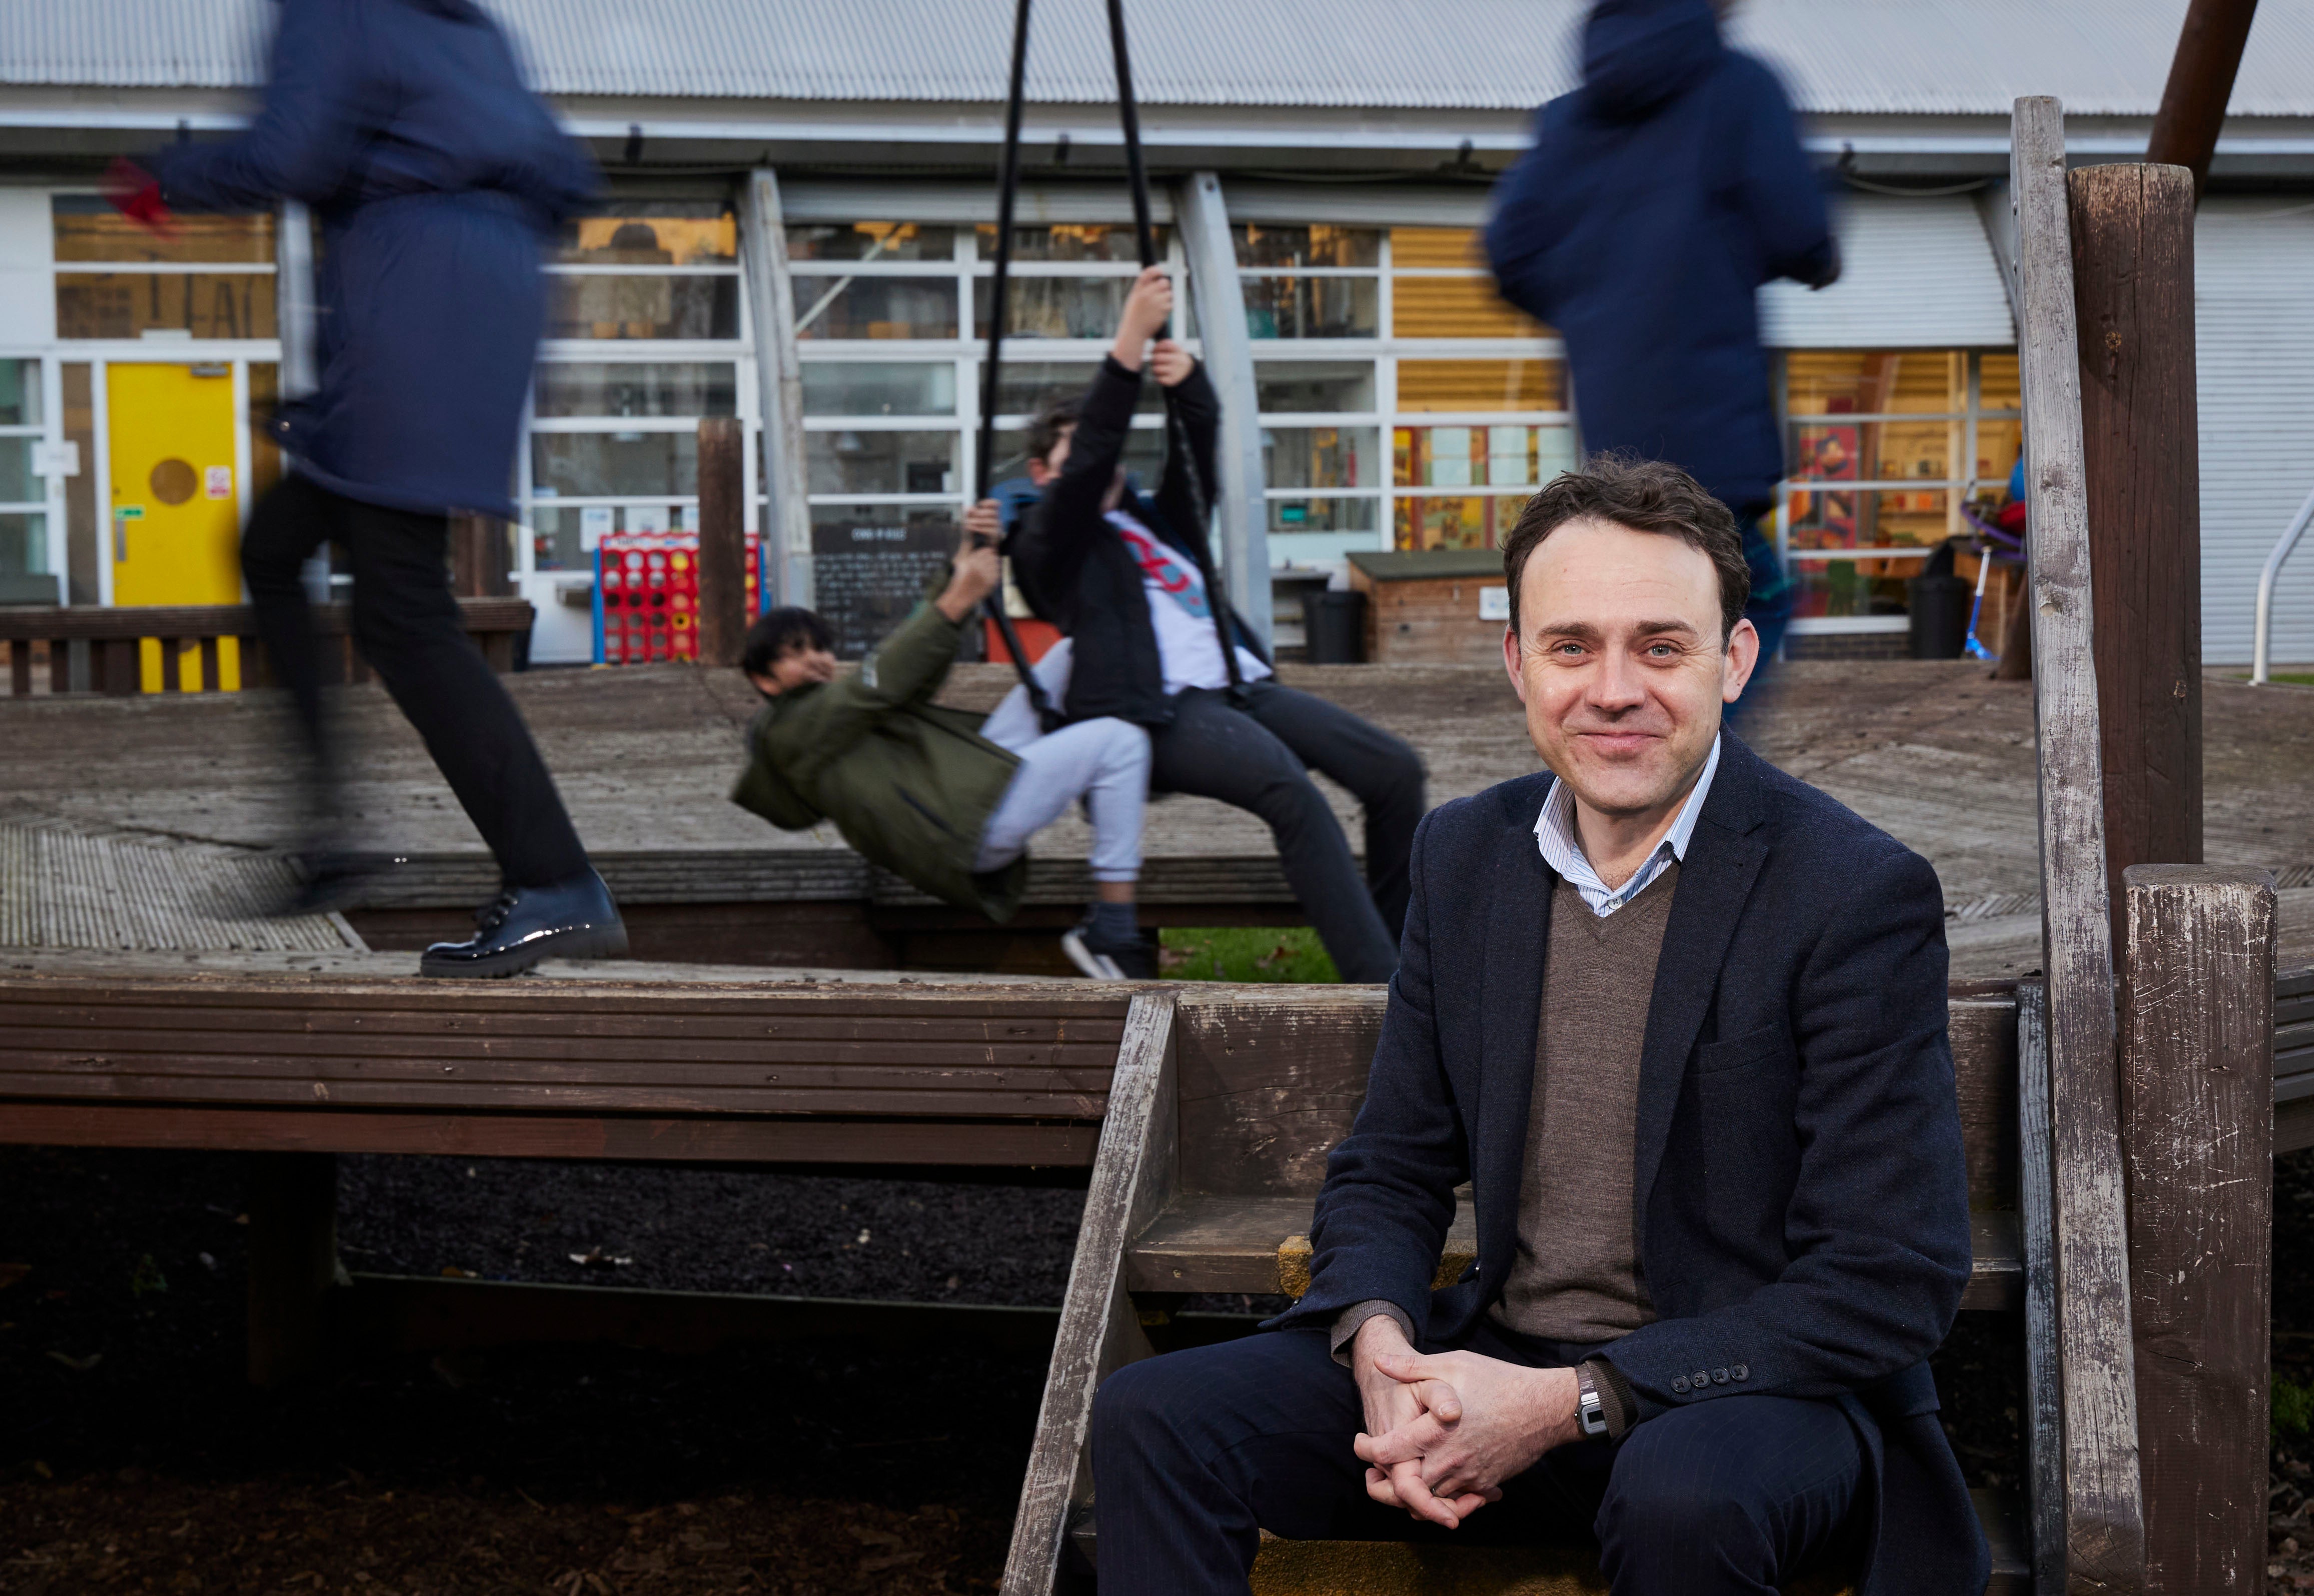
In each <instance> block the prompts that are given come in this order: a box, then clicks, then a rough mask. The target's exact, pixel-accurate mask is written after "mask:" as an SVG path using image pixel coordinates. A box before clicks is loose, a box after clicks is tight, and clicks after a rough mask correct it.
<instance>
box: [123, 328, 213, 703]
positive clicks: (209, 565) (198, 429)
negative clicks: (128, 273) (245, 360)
mask: <svg viewBox="0 0 2314 1596" xmlns="http://www.w3.org/2000/svg"><path fill="white" fill-rule="evenodd" d="M105 401H106V410H107V411H108V412H109V421H110V429H111V432H110V439H109V440H108V441H109V445H110V459H111V473H112V484H111V487H112V551H111V552H112V561H113V564H112V602H113V603H114V604H239V603H240V602H241V556H240V547H241V517H240V513H239V512H240V504H241V498H240V484H239V483H238V482H237V481H234V416H233V368H232V367H231V366H228V365H226V364H225V362H223V361H202V362H198V363H195V364H191V365H172V366H155V365H145V364H142V363H137V364H129V363H127V362H122V363H118V364H114V365H111V366H108V367H106V370H105ZM222 651H223V652H225V653H228V654H237V652H238V651H237V650H236V649H234V647H233V645H232V643H231V642H230V641H227V642H226V644H225V648H224V649H223V650H222ZM145 654H146V660H145V669H144V673H143V674H144V676H145V690H146V692H156V691H158V690H159V688H160V685H161V661H160V650H159V645H158V644H156V643H154V642H152V641H150V640H148V641H147V642H146V645H145ZM219 663H220V667H221V668H220V671H219V675H222V676H224V677H225V681H224V682H223V683H220V685H225V686H237V685H239V682H238V678H239V676H240V671H239V669H238V668H237V667H238V666H239V664H240V661H239V659H238V658H233V659H231V660H229V661H226V660H221V661H220V662H219ZM196 679H198V678H197V677H196Z"/></svg>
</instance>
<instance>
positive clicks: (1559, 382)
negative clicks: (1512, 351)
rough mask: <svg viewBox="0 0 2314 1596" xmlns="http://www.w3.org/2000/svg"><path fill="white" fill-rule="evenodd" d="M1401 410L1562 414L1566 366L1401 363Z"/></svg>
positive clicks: (1545, 362)
mask: <svg viewBox="0 0 2314 1596" xmlns="http://www.w3.org/2000/svg"><path fill="white" fill-rule="evenodd" d="M1398 408H1399V409H1400V410H1565V409H1566V408H1567V367H1566V366H1564V365H1563V364H1562V363H1560V362H1559V361H1557V360H1401V361H1400V362H1399V363H1398Z"/></svg>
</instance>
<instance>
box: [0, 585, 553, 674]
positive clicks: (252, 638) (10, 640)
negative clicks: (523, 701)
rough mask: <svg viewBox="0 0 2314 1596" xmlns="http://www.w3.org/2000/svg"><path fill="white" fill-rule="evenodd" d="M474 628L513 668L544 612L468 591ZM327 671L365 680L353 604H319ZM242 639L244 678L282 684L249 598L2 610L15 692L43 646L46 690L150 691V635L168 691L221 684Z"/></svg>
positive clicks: (503, 666)
mask: <svg viewBox="0 0 2314 1596" xmlns="http://www.w3.org/2000/svg"><path fill="white" fill-rule="evenodd" d="M458 608H459V611H460V613H461V614H462V615H463V617H464V621H465V625H466V635H467V636H469V637H471V638H473V639H474V642H475V644H476V645H477V646H478V647H479V648H481V651H482V655H483V657H485V658H487V659H488V660H489V661H490V665H491V666H492V667H493V668H494V669H497V670H499V671H511V670H513V669H514V668H515V666H516V664H517V662H518V660H519V659H520V657H521V654H522V648H523V644H524V642H525V640H526V639H528V638H529V636H530V628H531V622H533V620H534V618H535V615H536V612H535V611H534V609H533V608H532V607H531V604H530V601H529V600H527V599H520V598H462V599H460V600H459V601H458ZM314 628H315V630H318V631H319V632H320V633H321V636H322V674H323V678H324V680H326V681H328V682H330V683H332V684H336V683H347V682H367V680H369V676H370V670H369V666H368V665H367V663H365V662H364V661H363V659H362V657H361V653H360V650H359V649H358V648H355V647H354V642H353V622H352V618H351V611H350V609H349V606H347V605H345V604H316V605H314ZM227 638H231V639H234V657H235V658H236V660H237V661H238V664H237V666H236V667H235V668H236V669H237V671H238V672H239V680H240V683H241V685H242V686H243V687H267V686H272V685H275V684H276V683H275V682H274V678H273V674H272V672H271V670H270V669H269V666H268V662H267V661H266V658H265V655H264V651H263V649H262V648H260V647H259V645H258V641H257V612H256V611H255V610H253V609H252V608H251V607H250V606H249V605H247V604H123V605H109V606H102V607H99V606H94V605H69V606H59V605H34V606H25V607H13V606H11V607H5V608H0V644H4V645H5V646H6V648H7V653H8V675H7V677H6V681H7V684H8V688H7V691H8V696H10V697H13V698H30V697H31V696H32V693H33V691H34V690H33V679H34V673H33V668H32V667H33V663H34V655H35V652H36V650H37V651H38V652H39V653H40V654H43V655H45V657H46V661H47V665H48V678H49V680H48V691H49V692H50V693H52V694H56V693H67V692H96V693H103V694H105V695H107V696H109V697H113V698H131V697H134V696H136V694H137V693H138V692H142V691H143V690H144V685H143V684H144V656H145V643H146V640H147V639H152V640H154V641H155V642H157V643H158V645H159V649H160V664H161V691H162V692H222V691H224V688H225V661H224V658H223V657H222V650H221V644H222V643H223V640H224V639H227Z"/></svg>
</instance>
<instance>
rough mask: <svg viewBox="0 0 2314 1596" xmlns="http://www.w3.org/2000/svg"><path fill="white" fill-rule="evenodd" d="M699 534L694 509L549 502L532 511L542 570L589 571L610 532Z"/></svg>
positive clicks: (534, 541) (534, 551)
mask: <svg viewBox="0 0 2314 1596" xmlns="http://www.w3.org/2000/svg"><path fill="white" fill-rule="evenodd" d="M698 530H699V510H698V507H697V506H695V505H667V504H648V505H641V504H637V505H584V506H580V505H567V506H558V505H556V504H555V503H554V501H553V500H552V499H547V500H543V501H542V502H540V503H538V504H535V505H534V506H532V507H531V516H530V531H531V534H532V537H531V549H532V554H533V563H534V565H535V566H536V568H537V569H540V570H543V571H559V570H583V569H586V568H587V566H589V565H591V564H593V563H594V559H595V548H596V544H598V543H600V542H602V540H603V537H604V534H605V533H614V532H693V533H695V532H697V531H698Z"/></svg>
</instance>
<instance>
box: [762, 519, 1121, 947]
mask: <svg viewBox="0 0 2314 1596" xmlns="http://www.w3.org/2000/svg"><path fill="white" fill-rule="evenodd" d="M996 533H997V523H996V504H995V501H994V500H993V499H984V500H983V501H981V503H979V504H978V505H976V506H975V507H973V508H972V509H971V510H970V511H968V512H967V514H966V516H965V524H964V535H963V538H962V540H961V542H960V545H959V547H958V551H957V556H956V560H955V563H954V564H953V566H952V567H951V568H950V570H949V579H948V586H947V587H946V588H945V590H943V591H942V592H941V594H940V595H939V596H938V597H937V598H932V599H930V600H928V601H927V602H925V603H923V604H919V605H918V606H917V607H916V610H915V613H914V614H912V615H910V616H909V617H908V619H907V620H905V622H901V623H900V625H899V626H898V627H897V628H896V630H894V631H893V632H892V634H891V635H890V636H889V637H888V638H886V639H884V640H883V642H881V643H880V644H879V645H878V646H877V648H876V650H875V652H874V653H872V654H870V655H869V656H868V657H867V658H866V659H864V660H862V661H861V663H860V668H859V669H858V670H856V671H854V672H852V674H851V675H848V676H843V675H839V673H838V667H837V665H836V661H835V653H834V652H833V650H832V649H831V648H830V634H829V632H828V630H827V626H826V622H823V621H822V620H821V619H820V618H819V617H818V616H817V615H815V614H813V613H811V612H810V611H809V610H799V609H779V610H773V612H772V613H769V614H767V615H765V616H764V617H763V618H762V619H760V620H758V621H757V622H755V625H753V626H752V627H750V628H749V629H748V630H747V639H746V648H745V651H744V652H743V654H742V656H741V658H740V668H741V669H743V670H745V671H746V674H747V680H748V681H750V682H752V683H755V688H756V691H758V692H761V693H762V694H763V695H764V698H766V699H767V700H769V703H768V704H766V706H765V707H764V711H763V713H762V714H760V715H758V716H757V717H756V718H755V724H754V725H753V726H752V727H749V728H748V732H747V746H748V750H749V754H750V758H749V762H748V765H747V769H746V774H744V775H743V776H741V777H740V779H739V784H738V786H737V788H736V789H733V791H732V794H731V798H732V801H733V802H734V803H737V804H739V805H741V806H742V807H746V808H748V809H752V810H753V811H755V813H756V814H758V815H760V816H763V817H764V819H766V820H768V821H770V822H771V823H772V824H773V825H776V826H779V827H780V828H781V829H782V830H784V831H802V830H805V829H807V828H808V827H810V826H814V825H817V824H819V822H820V821H821V820H822V819H823V818H832V819H834V820H835V826H836V829H837V830H838V831H840V832H842V833H843V840H844V841H845V842H849V843H851V844H852V847H853V848H854V849H856V850H858V851H859V852H860V853H861V856H862V857H864V858H866V859H867V860H870V862H871V863H874V864H879V865H881V866H882V867H883V868H884V869H888V870H890V871H891V872H893V874H895V875H897V876H902V877H905V878H906V879H908V880H909V881H911V882H913V883H914V884H915V885H916V886H920V887H922V888H923V890H924V891H926V892H928V893H931V894H932V895H933V896H934V897H937V898H940V899H941V900H942V901H943V902H945V903H949V904H954V905H956V906H957V907H958V908H960V909H976V910H978V911H979V912H980V913H984V914H985V915H987V916H988V917H989V918H990V919H991V920H994V921H1000V922H1001V921H1006V920H1010V919H1011V917H1012V913H1013V911H1015V910H1016V909H1018V908H1019V907H1020V895H1021V893H1022V892H1023V891H1024V890H1025V889H1026V887H1027V886H1028V883H1029V854H1028V848H1029V837H1030V836H1031V835H1032V834H1033V833H1036V832H1037V831H1038V830H1040V829H1042V828H1043V827H1044V826H1046V825H1047V824H1051V823H1052V822H1053V821H1055V820H1057V819H1059V818H1060V817H1061V816H1063V815H1064V814H1066V813H1067V812H1068V810H1069V807H1071V806H1072V805H1073V804H1075V803H1076V802H1077V801H1078V800H1079V799H1080V798H1082V799H1083V800H1084V803H1085V807H1086V808H1087V809H1088V810H1090V811H1091V816H1092V828H1093V846H1092V855H1091V860H1089V861H1088V862H1089V863H1090V864H1091V868H1092V877H1093V883H1094V892H1095V893H1096V895H1097V897H1096V901H1095V902H1094V903H1093V904H1092V905H1091V907H1090V908H1089V909H1087V911H1086V913H1085V918H1084V921H1083V922H1082V924H1080V925H1079V926H1078V927H1077V928H1076V929H1075V930H1072V931H1070V932H1068V933H1067V934H1066V935H1064V937H1063V938H1062V939H1061V946H1062V948H1063V949H1064V951H1065V952H1066V953H1067V954H1068V956H1069V958H1070V960H1071V962H1073V964H1075V965H1076V966H1077V967H1078V968H1079V969H1081V970H1082V971H1083V972H1084V973H1085V974H1088V975H1091V976H1092V977H1094V978H1095V979H1097V980H1107V981H1127V980H1150V979H1153V978H1154V977H1155V975H1156V974H1157V955H1156V950H1155V948H1153V946H1152V945H1151V944H1150V942H1149V940H1148V939H1146V938H1144V936H1143V935H1142V932H1141V930H1140V927H1139V924H1138V922H1137V920H1136V918H1135V910H1134V902H1133V895H1134V884H1135V882H1136V881H1138V880H1139V879H1140V877H1141V821H1142V813H1143V810H1144V807H1145V806H1146V803H1147V801H1148V789H1149V734H1148V733H1147V732H1145V731H1144V730H1142V729H1141V728H1140V727H1137V726H1135V725H1133V724H1132V723H1131V722H1129V721H1125V720H1117V719H1107V718H1103V719H1093V720H1081V721H1078V722H1077V723H1076V724H1075V725H1073V726H1064V727H1061V728H1060V729H1059V730H1058V731H1055V732H1053V733H1051V734H1049V735H1047V734H1046V733H1045V732H1044V731H1043V729H1042V728H1041V727H1038V724H1037V720H1036V717H1035V715H1034V714H1033V713H1031V712H1030V711H1029V710H1028V708H1027V696H1028V695H1027V693H1026V692H1025V690H1023V689H1021V688H1017V687H1016V688H1014V689H1013V691H1012V696H1011V698H1009V699H1007V700H1006V701H1004V702H1003V703H1002V704H1000V705H998V706H997V710H996V712H995V713H994V714H993V715H990V716H988V717H986V718H985V719H984V718H983V717H981V716H978V715H975V714H972V713H970V712H968V711H967V710H949V709H942V708H941V707H940V706H939V705H936V704H934V703H933V702H932V695H933V694H934V693H936V692H939V691H940V686H941V683H942V682H943V681H945V680H946V679H947V677H948V673H949V666H951V665H953V664H955V663H956V653H957V645H958V642H960V641H961V640H962V639H963V636H964V628H965V627H966V625H967V623H968V622H970V621H971V619H972V616H973V613H974V612H975V610H976V608H977V607H978V605H979V604H980V601H981V600H982V599H984V598H985V597H987V596H988V595H989V593H990V592H991V591H992V590H994V587H995V586H996V581H997V564H996Z"/></svg>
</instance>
